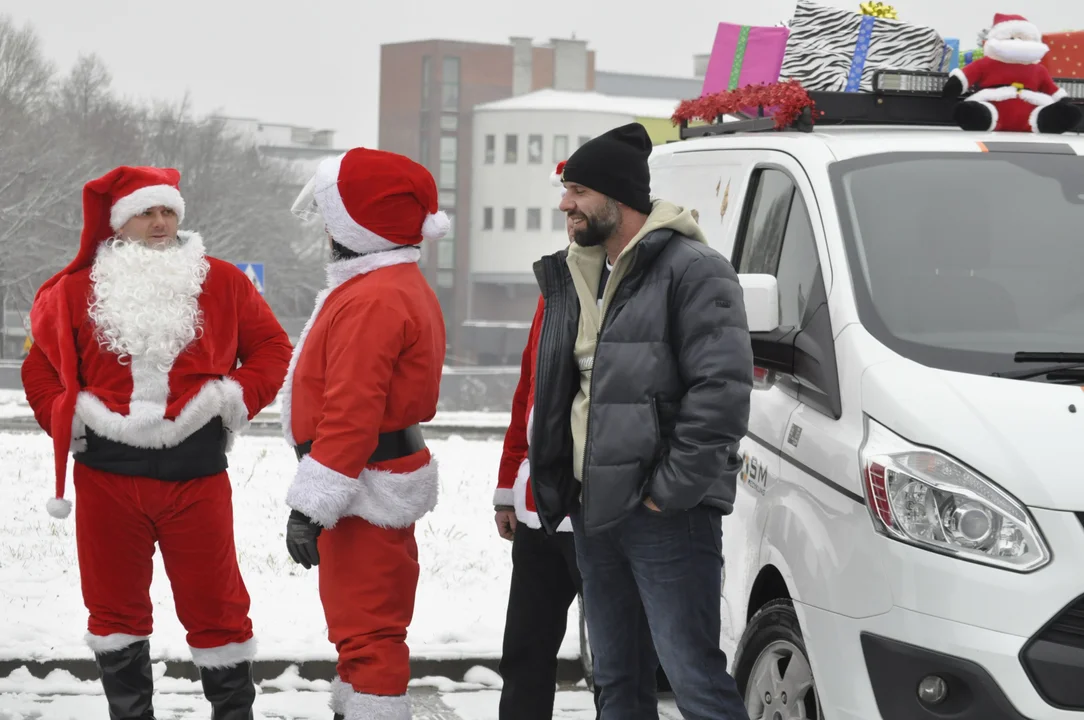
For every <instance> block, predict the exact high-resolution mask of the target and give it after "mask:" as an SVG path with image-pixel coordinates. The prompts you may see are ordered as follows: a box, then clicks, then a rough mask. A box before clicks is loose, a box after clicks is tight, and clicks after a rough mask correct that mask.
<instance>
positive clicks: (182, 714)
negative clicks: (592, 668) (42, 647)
mask: <svg viewBox="0 0 1084 720" xmlns="http://www.w3.org/2000/svg"><path fill="white" fill-rule="evenodd" d="M410 694H411V699H412V701H413V711H414V712H413V718H414V720H497V702H498V698H499V696H500V693H499V691H497V690H473V691H469V690H468V691H459V692H452V693H439V692H437V691H436V690H433V689H417V690H413V691H411V693H410ZM556 704H557V707H556V708H555V709H554V713H553V718H554V720H591V719H592V718H594V711H593V709H592V707H591V695H590V693H588V692H586V691H566V692H562V693H559V694H558V697H557V703H556ZM154 709H155V717H156V718H157V720H205V719H206V718H207V717H208V715H209V706H208V704H207V702H206V701H205V700H204V699H203V697H201V696H200V695H196V694H192V693H172V694H161V695H158V696H157V698H156V699H155V703H154ZM107 716H108V711H107V709H106V704H105V699H104V698H103V697H101V696H100V695H99V696H87V695H61V696H43V695H26V694H15V695H0V720H39V719H40V720H101V718H104V717H107ZM255 716H256V720H330V719H331V710H330V709H329V707H328V694H327V693H323V692H312V691H297V690H293V691H286V692H265V693H262V694H261V695H260V696H259V697H258V698H257V699H256V713H255ZM673 717H680V716H678V715H674V716H673Z"/></svg>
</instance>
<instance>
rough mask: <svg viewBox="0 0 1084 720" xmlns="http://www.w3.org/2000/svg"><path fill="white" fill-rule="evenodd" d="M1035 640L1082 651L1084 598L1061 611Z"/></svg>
mask: <svg viewBox="0 0 1084 720" xmlns="http://www.w3.org/2000/svg"><path fill="white" fill-rule="evenodd" d="M1035 639H1036V640H1045V641H1047V642H1052V643H1054V644H1056V645H1068V646H1069V647H1075V648H1082V649H1084V598H1079V599H1078V600H1076V601H1075V602H1073V604H1071V605H1070V606H1069V607H1067V608H1065V609H1064V610H1062V611H1061V613H1060V614H1058V615H1057V616H1056V617H1055V618H1054V619H1053V620H1052V621H1051V622H1050V623H1049V624H1048V625H1047V626H1046V627H1045V628H1043V630H1042V632H1040V633H1039V634H1038V635H1036V636H1035Z"/></svg>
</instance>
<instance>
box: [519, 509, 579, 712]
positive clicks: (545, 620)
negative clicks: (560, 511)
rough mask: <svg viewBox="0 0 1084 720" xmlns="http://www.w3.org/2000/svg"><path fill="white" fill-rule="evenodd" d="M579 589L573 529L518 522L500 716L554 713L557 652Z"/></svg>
mask: <svg viewBox="0 0 1084 720" xmlns="http://www.w3.org/2000/svg"><path fill="white" fill-rule="evenodd" d="M581 590H582V582H581V581H580V571H579V569H578V568H577V567H576V546H575V543H574V541H573V539H572V533H570V532H561V533H557V534H556V535H553V536H547V535H546V534H545V532H544V531H542V530H535V529H533V528H530V527H527V525H525V524H523V523H520V524H519V525H517V526H516V534H515V537H514V538H513V540H512V585H511V588H510V590H509V593H508V612H507V614H506V616H505V623H504V648H503V651H502V653H501V662H500V674H501V677H502V678H503V680H504V689H503V690H502V691H501V704H500V714H499V718H500V720H551V718H552V717H553V698H554V695H555V693H556V688H557V652H558V650H560V648H561V643H562V641H563V640H564V637H565V630H566V627H565V626H566V625H567V622H568V608H569V607H570V606H571V605H572V603H573V602H575V600H576V597H577V596H578V595H579V593H580V591H581ZM597 706H598V704H597V693H596V707H597Z"/></svg>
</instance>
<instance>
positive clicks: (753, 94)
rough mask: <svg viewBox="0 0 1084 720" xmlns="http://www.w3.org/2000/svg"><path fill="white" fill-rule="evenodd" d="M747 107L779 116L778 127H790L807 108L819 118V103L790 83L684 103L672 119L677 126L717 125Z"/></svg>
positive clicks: (800, 87)
mask: <svg viewBox="0 0 1084 720" xmlns="http://www.w3.org/2000/svg"><path fill="white" fill-rule="evenodd" d="M747 108H764V112H765V114H768V113H769V112H770V113H771V115H772V116H774V117H775V126H776V127H777V128H784V127H788V126H790V125H791V123H793V122H794V121H795V120H797V119H798V116H799V115H801V114H802V111H803V110H805V109H806V108H809V109H810V110H811V111H813V117H814V118H816V117H817V115H818V113H817V110H816V103H814V102H813V100H812V98H810V97H809V93H807V92H806V91H805V88H803V87H802V85H801V83H799V82H798V81H797V80H787V81H785V82H778V83H772V84H770V85H767V84H760V85H748V86H746V87H743V88H739V89H737V90H728V91H724V92H718V93H713V94H711V95H705V96H704V97H701V98H697V99H696V100H684V101H682V103H681V104H680V105H678V107H677V110H675V111H674V115H673V116H672V117H671V118H670V119H671V121H672V122H673V123H674V124H675V125H679V124H681V122H682V121H687V120H688V121H691V120H703V121H705V122H714V121H715V119H716V118H717V117H719V116H720V115H732V114H734V113H738V112H742V111H743V110H744V109H747Z"/></svg>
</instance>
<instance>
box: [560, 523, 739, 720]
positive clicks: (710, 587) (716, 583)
mask: <svg viewBox="0 0 1084 720" xmlns="http://www.w3.org/2000/svg"><path fill="white" fill-rule="evenodd" d="M721 520H722V514H721V513H720V512H719V511H718V510H715V509H713V508H709V507H705V506H700V507H696V508H693V509H692V510H688V511H684V512H677V513H656V512H653V511H652V510H649V509H647V508H646V507H643V506H640V507H638V508H637V509H636V511H635V512H633V513H632V514H631V515H630V516H629V517H627V518H625V519H624V520H623V521H622V522H621V523H620V524H619V525H617V526H615V527H613V528H611V529H609V530H606V531H604V532H602V533H600V534H598V535H593V536H591V537H587V536H585V535H584V532H583V521H582V517H581V516H580V514H579V512H578V511H577V512H575V513H573V515H572V530H573V534H574V536H575V541H576V561H577V563H578V564H579V567H580V574H581V575H582V576H583V598H584V605H585V610H584V613H585V615H586V620H587V634H588V637H589V638H590V642H591V650H592V652H593V653H594V659H595V661H594V670H595V683H596V685H597V686H598V702H599V706H600V713H599V720H658V717H659V712H658V700H657V698H656V697H655V668H656V667H657V665H658V662H659V661H661V662H662V667H663V670H664V671H665V672H666V675H667V678H668V679H669V680H670V685H671V687H673V690H674V696H675V699H676V701H677V706H678V709H679V710H680V711H681V714H682V716H683V717H685V718H686V720H749V714H748V713H747V712H746V709H745V704H744V702H743V701H742V698H741V696H740V694H739V693H738V689H737V686H736V685H735V683H734V679H733V678H732V677H731V676H730V675H729V674H728V673H727V671H726V654H725V653H723V651H722V650H721V649H720V648H719V634H720V623H721V620H720V609H719V588H720V584H721V582H722V566H723V562H722V561H723V547H722V529H721V527H720V524H721ZM652 645H653V646H654V647H652ZM655 653H657V658H656V655H655Z"/></svg>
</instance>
